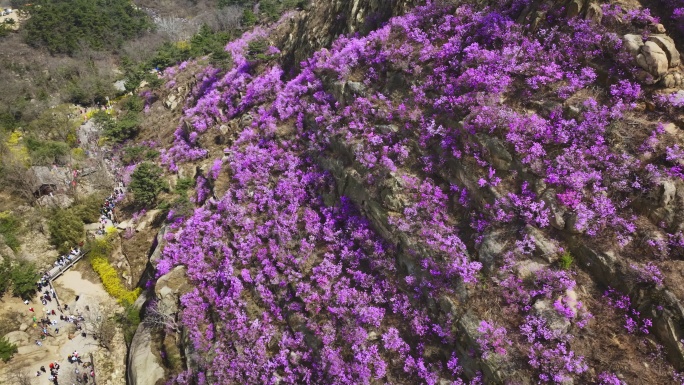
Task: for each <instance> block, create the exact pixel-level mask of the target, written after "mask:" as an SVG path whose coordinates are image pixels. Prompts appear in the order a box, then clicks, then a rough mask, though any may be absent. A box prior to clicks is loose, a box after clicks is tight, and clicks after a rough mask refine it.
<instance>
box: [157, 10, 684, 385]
mask: <svg viewBox="0 0 684 385" xmlns="http://www.w3.org/2000/svg"><path fill="white" fill-rule="evenodd" d="M523 3H524V2H517V1H516V2H510V3H508V2H501V4H499V7H500V9H499V10H498V11H495V10H494V9H489V8H488V9H485V10H483V11H476V10H474V9H473V8H471V7H470V6H466V5H464V6H460V7H458V8H455V9H453V8H449V7H448V6H446V5H436V4H432V3H429V4H428V5H426V6H421V7H418V8H417V9H416V10H415V11H414V12H410V13H408V14H406V15H404V16H401V17H397V18H393V19H392V20H390V21H389V22H388V23H387V24H386V25H385V26H384V27H382V28H380V29H378V30H376V31H373V32H371V33H370V34H368V35H367V36H353V37H342V38H340V39H338V40H337V41H335V42H334V43H333V45H332V46H331V47H330V48H329V49H322V50H321V51H319V52H317V53H315V54H314V55H313V57H312V58H311V59H309V60H308V61H306V62H305V63H302V68H301V71H300V72H299V73H297V74H291V76H289V77H288V78H287V79H286V78H285V77H284V72H283V69H281V68H280V67H279V66H278V64H274V63H272V62H271V61H270V60H269V61H268V62H263V61H259V63H256V62H254V61H251V60H250V59H249V58H250V52H249V46H250V43H253V42H255V41H265V40H266V38H267V36H268V31H266V30H264V29H256V30H254V31H252V32H248V33H246V34H245V35H243V36H242V37H241V38H240V39H238V40H236V41H233V42H231V43H229V44H228V45H227V46H226V51H228V52H230V53H231V57H232V60H233V65H232V66H231V67H230V68H231V69H230V70H229V71H227V72H225V73H223V72H220V71H218V70H217V69H214V68H212V67H207V68H206V69H205V70H204V71H203V72H202V73H200V74H199V75H198V82H197V84H196V86H195V87H194V88H193V90H192V92H191V95H190V96H189V102H188V104H187V105H186V106H185V109H184V112H183V118H182V122H181V124H180V125H179V126H178V128H177V130H176V132H175V135H174V144H173V146H172V147H171V148H170V149H168V150H166V151H162V161H163V162H164V164H166V165H167V166H168V167H169V169H170V170H172V171H173V170H177V165H178V163H180V162H186V161H194V160H198V159H202V158H204V157H206V156H207V154H208V151H207V150H206V149H203V148H202V147H201V145H200V140H199V139H200V138H201V136H202V135H205V134H206V133H207V132H210V131H211V130H212V129H214V128H215V127H216V126H217V125H220V124H222V123H227V122H228V121H230V120H233V119H235V120H237V119H239V120H240V124H241V127H243V128H242V129H241V131H240V132H239V133H238V135H237V139H236V140H235V141H234V142H233V143H232V144H231V145H230V147H229V148H228V149H226V151H225V153H226V154H229V155H227V157H226V158H225V160H221V159H216V160H214V162H213V166H212V168H211V170H210V172H208V173H207V175H205V176H202V177H200V178H198V180H197V191H196V196H195V203H197V204H198V205H199V206H200V207H198V208H197V209H195V211H194V213H193V214H192V215H190V216H188V217H187V218H185V219H184V218H183V217H182V216H175V215H173V213H169V217H168V218H169V220H170V221H172V222H173V223H172V224H171V226H170V232H169V233H167V235H166V240H167V241H168V244H167V246H166V247H165V249H164V252H163V259H162V261H161V262H160V263H159V265H158V266H157V269H158V273H159V274H164V273H166V272H168V271H169V270H170V269H171V268H172V267H173V266H175V265H181V264H182V265H186V266H187V267H188V270H187V274H188V277H189V278H190V280H191V281H192V283H193V284H194V285H195V289H194V290H193V291H191V292H190V293H188V294H186V295H185V296H183V298H182V300H181V302H182V305H183V311H182V314H181V321H182V322H183V324H184V325H185V327H186V328H187V331H188V335H189V337H190V340H191V341H192V343H193V344H194V347H195V349H196V350H198V351H203V352H206V354H203V355H202V357H201V358H200V361H199V362H198V369H197V371H187V372H185V373H182V374H180V375H179V376H178V377H177V378H176V379H175V381H176V382H177V383H179V384H186V383H190V382H193V381H194V382H197V383H200V384H201V383H238V382H239V383H267V384H275V383H282V384H286V383H291V384H295V383H296V384H315V383H331V384H368V383H371V382H375V381H382V382H388V383H391V382H405V383H427V384H436V383H439V382H440V381H441V380H440V379H444V378H446V379H448V381H452V382H453V383H462V381H463V380H464V371H463V370H462V368H460V366H459V364H458V360H457V359H456V356H455V354H456V351H457V349H455V348H454V344H455V341H456V340H457V336H455V335H454V332H453V331H452V330H454V327H453V326H454V325H453V323H454V322H455V321H454V319H453V315H441V316H435V315H434V309H431V308H430V305H428V303H432V302H434V301H435V299H439V298H442V296H447V295H453V294H455V293H457V292H458V291H457V290H456V287H458V285H463V286H462V287H463V288H466V289H465V290H466V291H467V290H468V289H469V288H472V287H474V286H475V285H476V284H477V283H478V280H480V279H481V278H482V272H481V268H482V262H481V261H477V260H474V259H473V257H472V256H473V255H475V252H476V251H477V250H478V249H477V248H478V246H480V245H482V243H483V237H484V234H486V233H487V232H489V231H490V230H494V229H496V228H497V227H498V226H502V225H505V226H506V227H507V228H509V229H514V230H513V231H511V232H510V238H511V240H512V242H511V244H512V245H514V246H511V247H513V250H507V251H506V252H505V253H504V255H503V257H502V258H501V259H502V261H499V260H497V261H494V264H495V265H501V263H502V262H503V265H504V266H502V267H501V268H500V269H498V270H497V269H494V271H495V273H494V274H496V277H495V279H494V280H493V281H494V282H495V283H496V285H495V287H494V288H493V289H492V290H493V291H494V292H495V293H496V294H497V295H500V297H501V298H502V300H503V302H504V303H505V305H507V306H508V307H509V309H510V310H511V311H512V314H514V315H515V317H511V320H510V322H511V324H512V325H513V327H508V328H504V327H502V326H499V325H494V324H492V323H490V321H482V323H481V324H480V327H479V330H478V331H479V333H480V334H481V335H480V336H479V338H478V339H477V342H478V345H479V347H480V349H481V354H482V356H483V357H484V358H486V357H488V356H489V355H490V354H491V353H497V354H500V355H505V356H506V357H507V358H508V357H510V356H514V355H516V354H517V355H518V356H523V357H525V361H526V362H527V364H528V366H527V367H526V368H527V370H531V371H533V372H534V376H535V378H537V380H538V381H539V382H542V383H559V382H564V381H567V380H570V379H572V378H577V377H582V378H583V379H584V380H586V376H588V374H586V372H587V371H588V366H587V363H586V362H585V359H584V357H582V356H580V355H578V354H575V353H574V352H573V351H572V350H571V349H570V342H571V341H572V340H573V337H574V335H575V334H577V333H580V332H581V329H582V328H584V326H585V325H586V324H587V322H588V321H589V319H591V314H590V313H589V312H588V309H586V308H585V307H584V306H583V305H582V303H581V302H580V301H577V299H576V293H574V288H575V286H576V282H575V280H574V276H573V274H572V272H570V271H564V270H560V271H558V270H554V269H551V268H549V267H543V268H540V269H538V270H536V271H534V272H532V273H531V274H530V275H529V276H528V277H527V278H525V279H524V278H522V277H521V276H520V275H518V272H517V271H516V270H515V266H516V263H517V262H518V259H523V258H529V256H530V255H533V254H535V253H537V254H538V253H539V252H540V250H539V249H540V248H541V247H538V242H539V241H540V240H538V239H535V236H534V235H533V234H534V233H533V232H531V231H527V230H521V229H528V228H532V227H535V228H538V229H541V230H540V231H543V230H544V229H545V228H547V227H549V225H550V224H551V222H550V220H549V219H550V217H551V215H552V213H553V211H555V210H562V211H563V212H564V213H567V214H568V215H566V217H567V218H570V219H572V220H568V221H567V223H566V224H565V226H566V228H567V229H568V230H572V231H575V232H578V233H582V234H583V235H581V236H586V237H589V238H598V239H601V240H602V242H606V243H607V244H608V243H610V242H613V243H616V244H617V245H616V247H627V246H629V245H631V244H632V239H633V237H634V235H635V233H636V232H637V226H636V220H635V216H636V214H635V213H634V212H633V211H632V207H633V205H632V203H634V202H635V201H637V200H638V199H640V198H641V197H642V196H643V195H645V194H646V193H647V192H648V191H653V190H654V189H655V188H657V187H658V186H660V183H661V182H662V180H663V178H664V177H665V176H668V175H669V176H670V177H674V178H679V177H681V176H682V175H680V173H681V170H680V169H677V168H676V167H678V166H677V165H675V164H674V162H676V161H677V160H678V159H679V158H681V157H680V154H679V151H678V148H675V147H673V146H664V145H661V144H660V140H661V136H662V135H663V132H664V129H662V127H660V128H658V129H656V130H654V131H653V132H654V133H653V134H652V135H651V137H649V138H648V139H647V140H646V142H645V143H644V145H643V146H642V149H637V148H634V147H636V146H638V144H637V145H632V144H631V143H626V142H624V143H623V142H620V141H619V139H615V136H616V135H614V131H615V130H616V127H621V126H622V125H623V124H626V123H625V122H626V121H627V117H628V116H629V115H630V114H631V113H632V112H633V110H634V109H635V108H636V106H637V104H638V103H639V102H640V101H641V100H642V99H643V98H645V97H647V96H645V95H644V92H643V91H642V90H641V87H640V86H639V85H637V84H636V83H634V82H633V80H632V79H623V80H620V81H617V82H615V84H613V85H612V86H611V87H609V88H610V90H609V92H608V93H606V94H605V95H604V94H601V93H598V92H597V93H592V92H591V91H590V90H591V87H592V86H594V85H595V84H596V82H597V71H596V69H595V68H593V67H592V66H590V65H589V64H588V63H592V62H593V61H601V62H605V63H610V65H611V66H612V68H611V70H610V71H612V72H611V73H624V72H626V71H628V70H629V69H630V67H628V63H627V62H626V61H624V60H622V59H621V56H620V55H619V52H620V51H619V50H620V49H621V44H622V43H621V40H620V39H619V38H617V37H616V35H615V34H614V33H613V32H611V31H609V30H608V29H607V28H606V27H605V26H602V25H596V24H595V23H592V22H591V21H587V20H580V19H572V20H563V21H562V22H559V23H558V25H556V26H541V27H540V28H539V30H537V31H536V32H535V33H527V32H526V31H525V30H524V29H523V28H522V27H521V26H520V25H518V24H516V23H514V22H513V20H515V19H516V18H517V14H516V12H518V11H520V10H521V7H522V5H524V4H523ZM604 12H606V16H607V19H608V20H610V19H611V18H612V17H620V18H622V19H625V20H635V22H639V23H641V22H645V21H649V22H650V21H653V20H654V19H653V18H652V16H650V14H648V13H647V12H623V11H622V10H621V9H619V7H617V6H606V7H605V8H604ZM548 17H549V18H551V19H553V18H561V17H563V16H561V15H560V14H558V15H554V14H551V15H549V16H548ZM606 24H609V23H608V22H607V23H606ZM254 45H255V44H252V47H254ZM558 47H563V49H558ZM273 53H275V51H273ZM169 73H170V72H169ZM359 74H362V75H363V76H359ZM358 79H363V80H360V81H357V80H358ZM398 79H402V80H398ZM402 82H404V83H405V84H402ZM395 83H399V84H400V85H396V84H395ZM532 91H534V93H533V92H532ZM583 92H584V93H587V94H588V95H587V96H586V97H582V98H581V101H578V95H580V94H582V93H583ZM513 99H514V100H515V102H513V101H512V100H513ZM543 99H549V100H553V101H554V102H555V104H556V106H554V107H550V108H548V109H547V108H544V107H539V105H537V104H534V103H532V102H528V100H533V101H542V100H543ZM668 100H669V99H668ZM563 105H568V106H569V107H572V108H567V109H566V108H563ZM284 127H287V128H290V130H282V129H281V128H284ZM284 132H288V133H284ZM646 150H648V152H650V153H651V155H652V156H651V157H650V158H645V157H642V156H641V155H642V152H645V151H646ZM342 155H344V157H346V158H348V159H344V166H345V167H346V166H349V168H350V169H353V172H350V173H349V174H348V175H345V177H346V180H344V181H340V183H344V184H348V185H351V183H352V182H354V183H357V184H358V186H355V185H352V187H349V186H345V188H347V190H346V191H349V194H350V197H345V196H342V197H335V193H336V192H338V191H341V190H343V189H341V188H340V187H341V186H338V185H337V182H336V181H335V180H334V178H333V174H334V173H335V170H334V167H331V170H325V169H323V168H322V167H321V164H322V163H324V162H323V161H325V160H330V159H333V160H339V158H340V157H342ZM340 162H342V161H340ZM666 162H670V164H668V163H666ZM221 172H226V175H227V176H228V177H229V179H230V183H229V186H228V190H227V191H226V192H225V194H224V195H223V196H221V197H215V198H212V199H209V197H210V196H212V194H213V191H212V189H211V181H212V180H214V179H216V178H217V177H218V175H219V174H220V173H221ZM338 176H339V175H338ZM357 190H363V191H364V192H365V193H367V194H368V195H370V198H371V200H373V201H372V202H368V201H366V199H365V198H359V197H358V196H351V195H352V194H357V193H358V194H361V192H360V191H357ZM543 193H544V194H543ZM324 196H325V197H326V199H324V198H323V197H324ZM330 196H333V197H335V198H333V199H328V198H329V197H330ZM542 197H544V199H542ZM376 198H377V199H376ZM324 200H325V201H326V202H327V204H325V203H324ZM377 201H381V202H382V204H383V205H385V207H384V208H386V209H387V214H386V219H385V218H384V217H385V214H384V212H383V210H375V209H376V207H375V206H374V205H375V204H376V203H377ZM359 211H361V212H359ZM362 213H365V214H369V215H367V216H371V217H373V223H371V222H369V220H368V219H366V218H365V217H364V216H363V215H361V214H362ZM664 227H665V226H664ZM375 230H382V231H383V232H391V233H392V234H396V236H397V239H399V240H400V242H399V243H398V244H399V247H397V246H396V245H394V244H389V243H388V242H387V241H386V240H385V239H383V238H382V237H380V236H379V234H378V233H377V232H376V231H375ZM663 232H664V233H666V232H665V231H664V230H663ZM666 234H667V233H666ZM599 237H600V238H599ZM662 239H663V240H666V241H665V242H666V243H665V244H664V245H663V249H667V250H668V252H670V249H672V250H675V251H676V250H677V249H678V248H680V247H681V245H682V244H684V242H680V241H681V239H682V237H681V234H679V235H677V234H667V236H663V237H662ZM398 259H402V260H405V259H410V260H411V263H414V264H415V266H408V267H407V269H406V270H407V271H403V272H399V271H398V269H397V267H396V266H397V260H398ZM408 265H410V263H408ZM647 266H648V265H647ZM641 269H643V271H644V274H647V273H648V274H649V276H648V279H651V280H652V281H653V280H654V279H656V278H658V277H660V276H659V275H657V274H656V273H655V272H656V270H655V269H653V268H651V267H644V268H641ZM644 276H646V275H644ZM654 277H655V278H654ZM486 282H489V281H488V280H487V281H486ZM611 295H612V294H611ZM611 298H612V297H611ZM610 301H613V302H611V305H612V306H614V307H616V308H618V309H621V310H623V311H625V313H626V315H625V317H626V326H625V327H626V328H627V330H628V331H629V332H635V331H637V330H640V331H644V330H645V331H644V332H647V331H648V327H649V326H650V320H648V319H641V318H639V313H638V312H636V310H635V309H633V308H632V307H631V304H629V303H628V304H627V305H624V299H623V298H617V297H616V299H614V300H610ZM547 303H548V304H552V305H549V306H548V307H549V309H548V311H547V312H541V314H540V311H538V309H539V308H542V307H543V306H541V305H544V304H547ZM618 304H619V305H618ZM621 306H622V307H621ZM625 306H626V307H625ZM556 316H557V317H559V319H560V320H561V321H560V323H561V324H562V325H564V326H567V327H561V328H559V327H552V326H553V324H554V323H553V322H551V321H549V319H552V318H555V317H556ZM630 320H631V321H630ZM507 326H508V325H507ZM509 339H511V340H514V339H518V340H520V341H522V343H521V344H520V346H519V347H515V348H510V349H506V348H505V346H507V345H508V342H507V341H508V340H509ZM434 350H440V351H444V352H445V354H441V355H440V354H427V353H429V352H432V351H434ZM592 380H593V379H592ZM608 380H609V377H608V375H606V376H605V381H608ZM472 381H473V383H477V382H479V381H480V377H479V376H477V377H475V378H474V379H473V380H472Z"/></svg>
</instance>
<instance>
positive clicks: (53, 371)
mask: <svg viewBox="0 0 684 385" xmlns="http://www.w3.org/2000/svg"><path fill="white" fill-rule="evenodd" d="M67 362H69V363H70V364H72V365H75V366H76V367H75V368H74V370H73V373H74V375H73V376H72V378H71V379H73V380H76V382H78V383H79V384H88V383H89V382H90V379H91V378H94V377H95V371H94V370H93V367H92V364H91V363H90V362H83V361H82V360H81V357H80V356H79V355H78V352H77V351H74V352H73V353H71V354H69V355H68V356H67ZM48 367H49V369H50V375H49V377H48V380H49V381H51V382H52V383H53V384H54V385H59V376H60V372H59V371H60V368H61V366H60V365H59V362H57V361H55V362H51V363H50V364H49V365H48ZM79 367H80V368H81V369H79ZM47 371H48V370H47V369H46V368H45V366H41V367H40V368H39V369H38V370H37V371H36V377H40V376H42V375H43V374H47Z"/></svg>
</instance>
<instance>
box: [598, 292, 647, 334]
mask: <svg viewBox="0 0 684 385" xmlns="http://www.w3.org/2000/svg"><path fill="white" fill-rule="evenodd" d="M603 296H604V298H605V299H606V301H607V302H608V305H609V306H610V307H612V308H614V309H616V310H618V311H621V312H622V313H624V318H625V325H624V327H625V329H627V332H629V333H630V334H634V333H637V332H641V333H642V334H648V333H649V329H650V328H651V326H653V322H652V321H651V319H650V318H643V317H641V313H640V312H639V311H638V310H637V309H635V308H634V307H632V301H631V300H630V298H629V297H628V296H626V295H623V294H620V293H618V292H616V291H615V290H614V289H612V288H608V290H606V292H605V293H604V294H603Z"/></svg>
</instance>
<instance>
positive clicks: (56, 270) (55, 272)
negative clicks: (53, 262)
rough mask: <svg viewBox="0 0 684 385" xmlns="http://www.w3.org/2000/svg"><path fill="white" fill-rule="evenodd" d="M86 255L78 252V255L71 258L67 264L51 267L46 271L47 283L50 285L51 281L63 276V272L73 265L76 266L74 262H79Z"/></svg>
mask: <svg viewBox="0 0 684 385" xmlns="http://www.w3.org/2000/svg"><path fill="white" fill-rule="evenodd" d="M85 255H86V253H84V252H82V251H79V253H78V254H76V255H75V256H74V258H72V259H71V260H70V261H69V263H67V264H65V265H62V266H55V267H53V268H52V269H51V270H50V271H48V275H49V278H48V281H49V282H50V283H52V281H53V280H55V279H57V277H59V276H60V275H62V274H64V272H65V271H67V270H69V268H70V267H71V266H73V265H75V264H76V262H78V261H80V260H81V259H82V258H83V257H85Z"/></svg>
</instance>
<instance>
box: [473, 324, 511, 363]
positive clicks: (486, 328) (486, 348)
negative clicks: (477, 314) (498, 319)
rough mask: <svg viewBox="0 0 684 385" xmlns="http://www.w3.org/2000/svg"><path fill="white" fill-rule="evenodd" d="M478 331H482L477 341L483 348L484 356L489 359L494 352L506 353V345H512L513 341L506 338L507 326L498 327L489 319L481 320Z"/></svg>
mask: <svg viewBox="0 0 684 385" xmlns="http://www.w3.org/2000/svg"><path fill="white" fill-rule="evenodd" d="M477 331H478V333H481V335H480V337H479V338H478V339H477V343H478V345H480V349H481V350H482V358H484V359H487V358H488V357H489V355H490V354H492V353H495V354H500V355H502V356H503V355H506V346H507V345H510V344H511V341H509V340H507V339H506V329H505V328H503V327H496V326H495V325H494V324H492V323H489V322H487V321H480V326H479V327H478V328H477Z"/></svg>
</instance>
